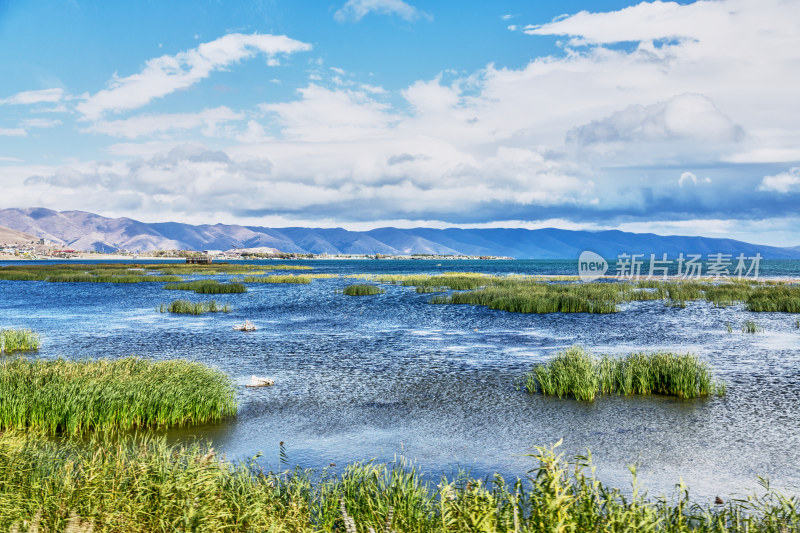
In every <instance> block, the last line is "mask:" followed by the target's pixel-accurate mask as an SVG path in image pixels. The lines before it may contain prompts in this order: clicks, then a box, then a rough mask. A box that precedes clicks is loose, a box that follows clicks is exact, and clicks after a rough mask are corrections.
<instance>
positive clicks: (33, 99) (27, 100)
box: [0, 88, 64, 105]
mask: <svg viewBox="0 0 800 533" xmlns="http://www.w3.org/2000/svg"><path fill="white" fill-rule="evenodd" d="M62 98H64V89H58V88H56V89H42V90H40V91H23V92H21V93H17V94H15V95H13V96H10V97H8V98H2V99H0V105H3V104H15V105H31V104H41V103H49V104H52V103H57V102H60V101H61V99H62Z"/></svg>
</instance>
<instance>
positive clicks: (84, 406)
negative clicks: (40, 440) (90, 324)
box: [0, 357, 236, 434]
mask: <svg viewBox="0 0 800 533" xmlns="http://www.w3.org/2000/svg"><path fill="white" fill-rule="evenodd" d="M235 413H236V392H235V389H234V387H233V384H232V382H231V380H230V378H229V377H228V376H227V375H226V374H224V373H222V372H220V371H218V370H214V369H212V368H209V367H206V366H204V365H202V364H200V363H193V362H189V361H181V360H173V361H158V362H156V361H148V360H144V359H140V358H137V357H129V358H126V359H118V360H114V361H111V360H105V359H101V360H97V361H89V360H86V361H69V360H65V359H56V360H36V361H31V360H28V359H25V358H22V357H13V358H5V359H2V360H0V430H9V429H24V428H33V429H37V428H38V429H41V430H43V431H46V432H48V433H50V434H56V433H66V434H79V433H83V432H86V431H89V430H116V429H123V430H124V429H133V428H163V427H169V426H175V425H186V424H198V423H204V422H213V421H217V420H221V419H222V418H224V417H227V416H232V415H234V414H235Z"/></svg>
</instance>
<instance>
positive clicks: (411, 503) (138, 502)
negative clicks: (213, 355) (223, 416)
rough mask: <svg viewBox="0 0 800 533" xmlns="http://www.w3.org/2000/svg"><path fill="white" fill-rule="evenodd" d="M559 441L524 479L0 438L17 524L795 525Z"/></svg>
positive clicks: (32, 527)
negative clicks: (267, 463)
mask: <svg viewBox="0 0 800 533" xmlns="http://www.w3.org/2000/svg"><path fill="white" fill-rule="evenodd" d="M557 446H558V444H556V445H555V446H551V447H539V448H537V449H536V452H535V453H534V454H531V456H532V457H531V458H532V463H533V468H532V470H531V471H530V472H529V473H528V475H527V476H525V478H523V479H514V480H509V481H506V480H505V479H503V478H502V477H500V476H495V477H494V478H491V479H476V478H473V477H471V476H469V475H468V474H466V473H464V472H461V473H460V474H459V475H457V476H456V477H455V478H454V479H447V478H442V479H441V480H440V481H439V483H438V484H434V483H432V482H427V481H425V480H424V478H423V477H422V475H421V472H420V471H419V470H418V469H416V468H414V467H413V466H408V465H407V464H405V463H404V462H403V461H402V460H400V461H397V462H395V463H392V464H388V465H384V464H375V463H371V462H370V463H356V464H352V465H349V466H347V467H346V468H345V469H344V471H343V472H342V473H341V474H336V473H335V472H333V471H331V470H327V469H326V470H324V471H322V472H320V473H313V472H310V471H306V470H300V469H295V470H285V471H279V472H272V471H270V472H265V471H263V470H262V469H261V468H260V467H259V466H258V464H256V463H255V461H254V460H251V461H248V462H243V463H231V462H229V461H227V460H226V459H224V458H220V457H218V456H217V455H216V452H215V450H214V449H213V448H211V447H210V445H209V444H208V443H206V442H203V441H200V442H195V443H194V444H190V445H168V444H167V442H166V439H164V438H152V437H142V436H134V437H125V438H123V439H121V440H108V439H107V438H105V437H103V436H102V435H95V436H94V437H92V438H91V439H90V440H89V442H88V443H87V442H81V441H77V440H67V441H66V442H64V443H63V444H59V443H56V442H53V441H52V440H48V439H43V438H41V437H39V436H37V435H28V436H25V435H20V434H18V433H6V434H4V435H2V436H0V495H2V499H1V500H0V501H1V502H2V503H0V523H2V524H4V525H6V526H7V527H8V528H10V529H11V530H12V531H14V530H22V531H25V530H28V531H65V530H67V526H68V525H70V524H72V525H73V527H74V526H76V525H80V526H82V527H83V528H84V530H88V528H90V527H91V528H93V529H94V530H95V531H114V532H120V533H133V532H136V533H139V532H153V531H281V532H287V533H295V532H297V533H299V532H316V531H339V532H342V531H348V532H350V531H358V532H360V533H367V532H368V531H376V532H377V531H379V532H390V531H394V532H416V533H428V532H430V533H460V532H473V531H474V532H478V531H480V532H497V533H511V532H515V533H516V532H576V533H577V532H590V531H592V532H594V531H609V532H612V531H635V532H639V533H656V532H663V533H673V532H674V533H684V532H689V531H695V532H701V533H704V532H708V533H712V532H713V533H717V532H719V533H722V532H727V531H741V532H745V531H747V532H753V533H756V532H762V531H763V532H776V533H779V532H783V531H796V530H797V528H798V527H800V501H798V499H797V498H796V497H787V496H784V495H782V494H780V493H778V492H776V491H774V490H767V492H766V493H765V494H764V495H761V496H755V495H753V496H749V497H747V498H741V499H731V500H729V501H728V502H727V503H725V504H723V505H715V506H708V505H700V504H695V503H692V501H691V500H690V499H689V491H688V489H687V488H686V487H685V486H684V485H683V484H680V485H679V486H678V491H677V492H676V494H675V497H674V498H673V499H670V500H668V499H666V498H659V499H655V500H653V499H649V498H648V497H647V495H646V493H645V492H644V491H642V490H641V487H640V486H639V484H638V481H637V478H636V472H635V469H632V472H633V480H632V481H633V487H634V490H633V493H632V494H625V493H623V492H622V491H620V490H618V489H616V488H613V487H608V486H606V485H604V484H603V483H602V482H601V481H600V480H598V479H597V478H596V476H595V466H594V465H593V463H592V460H591V454H587V457H577V458H575V459H573V460H572V461H570V462H568V461H566V460H565V459H564V456H563V454H562V453H558V448H557Z"/></svg>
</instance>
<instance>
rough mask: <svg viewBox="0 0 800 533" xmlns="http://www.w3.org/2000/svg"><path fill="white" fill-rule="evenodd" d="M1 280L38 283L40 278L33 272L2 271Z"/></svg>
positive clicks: (0, 271) (0, 272)
mask: <svg viewBox="0 0 800 533" xmlns="http://www.w3.org/2000/svg"><path fill="white" fill-rule="evenodd" d="M0 279H4V280H8V281H38V280H39V279H40V277H39V276H37V275H36V274H34V273H32V272H20V271H18V270H0Z"/></svg>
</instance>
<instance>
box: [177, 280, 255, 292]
mask: <svg viewBox="0 0 800 533" xmlns="http://www.w3.org/2000/svg"><path fill="white" fill-rule="evenodd" d="M164 288H165V289H167V290H170V291H194V292H196V293H197V294H235V293H242V292H247V287H245V286H244V285H242V284H241V283H220V282H219V281H217V280H213V279H211V280H198V281H186V282H183V283H168V284H167V285H164Z"/></svg>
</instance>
